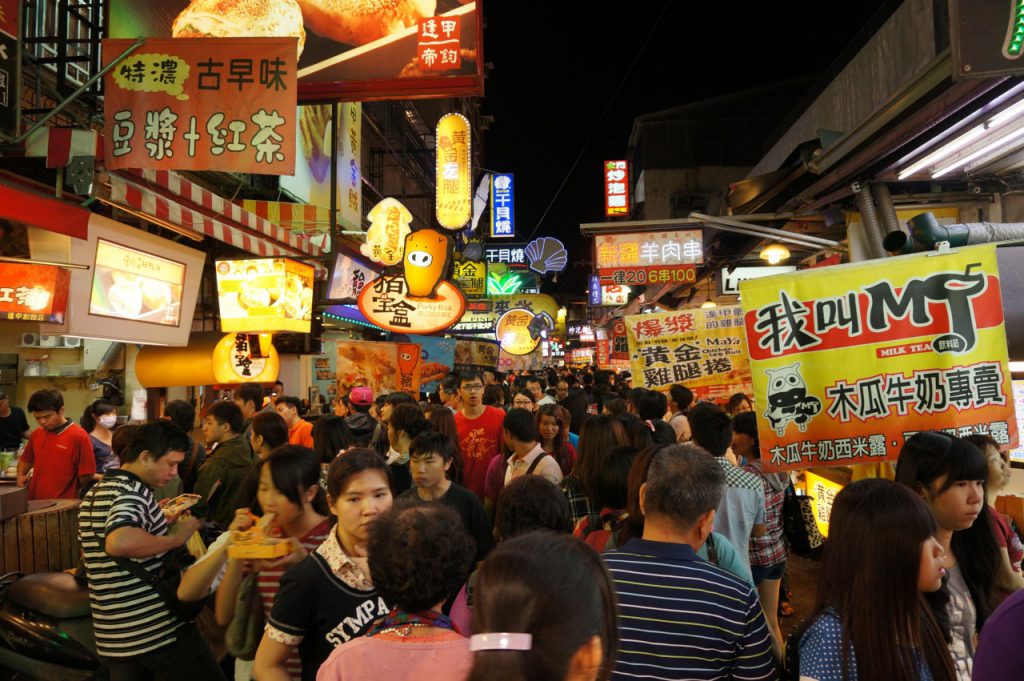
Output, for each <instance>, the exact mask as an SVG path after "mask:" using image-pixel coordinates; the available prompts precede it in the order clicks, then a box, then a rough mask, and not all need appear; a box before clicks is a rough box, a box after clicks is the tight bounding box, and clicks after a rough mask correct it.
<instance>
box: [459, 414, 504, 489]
mask: <svg viewBox="0 0 1024 681" xmlns="http://www.w3.org/2000/svg"><path fill="white" fill-rule="evenodd" d="M504 421H505V412H504V411H502V410H501V409H498V408H497V407H490V406H488V407H484V413H483V414H481V415H480V416H478V417H476V418H475V419H469V418H466V416H465V415H464V414H463V413H462V412H461V411H460V412H459V413H457V414H456V415H455V429H456V430H457V431H458V432H459V446H460V447H461V448H462V485H463V487H466V488H467V489H469V490H470V491H471V492H473V494H475V495H477V496H478V497H480V499H483V498H484V479H485V477H486V476H487V466H488V465H490V463H491V459H493V458H494V457H496V456H498V452H499V451H500V447H501V443H502V442H503V440H504V434H503V429H502V423H503V422H504Z"/></svg>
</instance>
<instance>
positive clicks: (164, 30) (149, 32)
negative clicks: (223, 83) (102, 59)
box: [109, 0, 483, 101]
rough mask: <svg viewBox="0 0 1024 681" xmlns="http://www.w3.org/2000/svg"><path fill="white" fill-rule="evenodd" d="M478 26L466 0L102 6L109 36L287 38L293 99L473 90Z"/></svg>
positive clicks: (130, 1)
mask: <svg viewBox="0 0 1024 681" xmlns="http://www.w3.org/2000/svg"><path fill="white" fill-rule="evenodd" d="M482 25H483V20H482V15H481V8H480V2H473V1H469V0H110V13H109V37H111V38H136V37H139V36H143V37H148V38H240V37H294V38H295V39H296V41H297V50H298V59H299V65H298V67H299V72H298V74H297V75H298V78H299V96H300V98H301V97H304V96H305V97H307V98H308V97H310V96H317V97H322V96H328V95H337V96H344V97H345V98H346V99H348V100H349V101H356V100H370V99H381V98H400V97H408V96H414V95H415V96H420V97H423V96H452V95H474V94H476V95H482V94H483V55H482V50H481V48H482V45H481V44H480V42H481V35H482ZM446 80H450V81H452V82H445V81H446ZM403 81H404V82H405V83H406V85H403ZM412 81H420V82H416V83H413V82H412ZM403 88H404V89H403Z"/></svg>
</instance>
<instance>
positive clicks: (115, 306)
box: [89, 239, 185, 326]
mask: <svg viewBox="0 0 1024 681" xmlns="http://www.w3.org/2000/svg"><path fill="white" fill-rule="evenodd" d="M184 285H185V265H184V264H182V263H179V262H174V261H173V260H168V259H166V258H161V257H159V256H156V255H153V254H152V253H145V252H143V251H139V250H136V249H134V248H128V247H127V246H121V245H120V244H116V243H113V242H111V241H106V240H104V239H99V240H97V242H96V261H95V267H94V268H93V277H92V295H91V296H90V299H89V314H93V315H99V316H101V317H115V318H117V319H128V320H131V321H137V322H149V323H151V324H163V325H166V326H178V324H179V323H180V322H181V292H182V287H183V286H184Z"/></svg>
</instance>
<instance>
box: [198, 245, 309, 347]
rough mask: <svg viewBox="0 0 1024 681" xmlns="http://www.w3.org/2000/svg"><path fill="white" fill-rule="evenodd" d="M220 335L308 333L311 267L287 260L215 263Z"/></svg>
mask: <svg viewBox="0 0 1024 681" xmlns="http://www.w3.org/2000/svg"><path fill="white" fill-rule="evenodd" d="M216 270H217V299H218V302H219V303H220V328H221V331H295V332H298V333H309V330H310V327H311V324H312V320H313V266H312V265H307V264H305V263H301V262H297V261H295V260H289V259H287V258H258V259H253V260H218V261H217V267H216Z"/></svg>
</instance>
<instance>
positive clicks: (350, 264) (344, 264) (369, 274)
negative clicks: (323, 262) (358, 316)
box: [327, 253, 377, 300]
mask: <svg viewBox="0 0 1024 681" xmlns="http://www.w3.org/2000/svg"><path fill="white" fill-rule="evenodd" d="M376 276H377V274H376V273H375V272H374V271H373V270H371V269H370V268H369V267H364V266H363V265H361V264H359V263H358V262H357V261H355V260H353V259H352V258H350V257H348V256H347V255H345V254H344V253H339V254H338V258H337V260H335V263H334V271H333V272H331V286H330V288H329V289H328V291H327V298H328V299H329V300H345V299H348V298H355V297H357V296H358V295H359V293H360V292H361V291H362V290H363V287H364V286H366V284H367V283H369V282H370V280H371V279H374V278H375V277H376Z"/></svg>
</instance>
